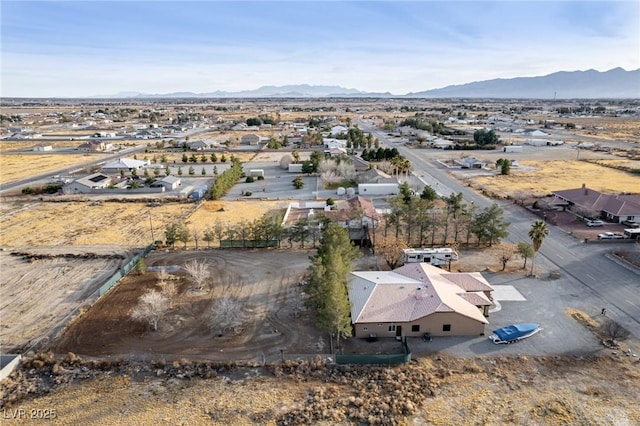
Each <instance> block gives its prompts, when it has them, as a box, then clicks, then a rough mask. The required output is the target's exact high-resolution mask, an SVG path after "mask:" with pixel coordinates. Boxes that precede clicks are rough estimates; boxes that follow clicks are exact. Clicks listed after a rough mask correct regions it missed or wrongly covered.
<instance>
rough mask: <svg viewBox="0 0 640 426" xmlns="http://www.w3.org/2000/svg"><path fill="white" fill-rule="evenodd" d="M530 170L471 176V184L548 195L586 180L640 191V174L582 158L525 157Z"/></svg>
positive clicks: (614, 190)
mask: <svg viewBox="0 0 640 426" xmlns="http://www.w3.org/2000/svg"><path fill="white" fill-rule="evenodd" d="M520 164H521V165H522V166H525V167H526V168H527V169H530V168H532V169H533V170H530V171H520V170H518V169H511V174H510V175H494V176H477V177H471V178H468V180H469V181H470V183H471V185H472V186H473V187H475V188H477V189H481V190H484V191H486V192H488V193H490V194H494V195H496V196H498V197H507V196H513V195H514V194H515V193H517V192H522V193H527V194H532V195H536V196H544V195H547V194H549V193H550V192H551V191H557V190H561V189H570V188H578V187H580V185H582V184H583V183H584V184H586V185H587V187H589V188H591V189H595V190H596V191H601V192H605V193H611V194H618V193H620V192H627V193H637V192H638V188H640V176H636V175H632V174H630V173H626V172H622V171H619V170H615V169H611V168H609V167H603V166H600V165H597V164H592V163H587V162H582V161H522V162H520Z"/></svg>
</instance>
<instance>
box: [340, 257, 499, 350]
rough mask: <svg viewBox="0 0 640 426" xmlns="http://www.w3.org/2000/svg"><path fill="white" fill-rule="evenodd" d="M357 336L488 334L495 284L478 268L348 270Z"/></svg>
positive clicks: (419, 265)
mask: <svg viewBox="0 0 640 426" xmlns="http://www.w3.org/2000/svg"><path fill="white" fill-rule="evenodd" d="M348 287H349V288H348V291H349V300H350V302H351V322H352V324H353V327H354V334H355V337H359V338H363V337H369V336H370V335H371V334H375V335H376V336H377V337H404V336H410V337H411V336H422V335H423V334H425V333H429V334H430V335H432V336H478V335H484V332H485V331H484V328H485V324H488V321H487V319H486V317H485V316H486V315H487V314H488V311H489V307H491V306H493V302H492V298H491V292H492V291H493V287H492V286H491V285H490V284H489V283H488V282H487V280H486V279H485V278H484V277H483V276H482V274H480V273H479V272H471V273H453V272H447V271H445V270H442V269H440V268H437V267H435V266H432V265H429V264H426V263H411V264H407V265H404V266H402V267H400V268H398V269H395V270H393V271H355V272H352V273H351V274H350V279H349V284H348Z"/></svg>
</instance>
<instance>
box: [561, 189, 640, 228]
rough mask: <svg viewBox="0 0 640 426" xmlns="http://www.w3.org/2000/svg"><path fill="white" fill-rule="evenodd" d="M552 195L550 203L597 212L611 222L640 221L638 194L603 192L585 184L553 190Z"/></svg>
mask: <svg viewBox="0 0 640 426" xmlns="http://www.w3.org/2000/svg"><path fill="white" fill-rule="evenodd" d="M552 195H553V197H554V199H553V201H552V202H551V204H552V205H556V206H563V207H565V208H567V207H568V208H571V207H578V208H582V209H584V210H586V211H593V212H598V213H599V215H600V217H602V218H604V219H607V220H609V221H611V222H618V223H622V222H623V221H625V220H635V221H636V222H637V221H640V195H626V194H622V195H611V194H603V193H601V192H599V191H596V190H593V189H590V188H588V187H587V186H586V185H585V184H582V187H581V188H574V189H565V190H561V191H554V192H552Z"/></svg>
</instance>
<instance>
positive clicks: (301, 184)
mask: <svg viewBox="0 0 640 426" xmlns="http://www.w3.org/2000/svg"><path fill="white" fill-rule="evenodd" d="M293 187H294V188H295V189H302V188H303V187H304V181H303V180H302V176H296V178H295V179H294V180H293Z"/></svg>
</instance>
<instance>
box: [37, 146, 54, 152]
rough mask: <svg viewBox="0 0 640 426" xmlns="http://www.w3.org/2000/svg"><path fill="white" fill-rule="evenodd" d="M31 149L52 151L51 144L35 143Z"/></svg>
mask: <svg viewBox="0 0 640 426" xmlns="http://www.w3.org/2000/svg"><path fill="white" fill-rule="evenodd" d="M33 151H38V152H41V151H53V146H51V145H36V146H34V147H33Z"/></svg>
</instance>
